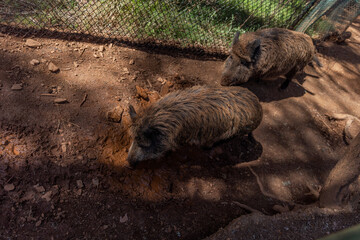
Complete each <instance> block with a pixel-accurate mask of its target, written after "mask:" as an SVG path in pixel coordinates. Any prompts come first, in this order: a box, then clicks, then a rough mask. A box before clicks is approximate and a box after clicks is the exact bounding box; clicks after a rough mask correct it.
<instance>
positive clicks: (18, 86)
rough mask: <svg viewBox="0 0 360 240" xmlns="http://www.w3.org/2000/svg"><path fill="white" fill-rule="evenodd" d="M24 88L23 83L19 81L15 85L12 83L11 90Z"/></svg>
mask: <svg viewBox="0 0 360 240" xmlns="http://www.w3.org/2000/svg"><path fill="white" fill-rule="evenodd" d="M22 89H23V88H22V86H21V84H18V83H15V84H14V85H12V87H11V90H13V91H20V90H22Z"/></svg>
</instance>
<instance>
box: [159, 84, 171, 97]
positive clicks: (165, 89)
mask: <svg viewBox="0 0 360 240" xmlns="http://www.w3.org/2000/svg"><path fill="white" fill-rule="evenodd" d="M168 93H169V86H168V85H167V84H164V85H162V87H161V89H160V95H161V96H162V97H163V96H165V95H166V94H168Z"/></svg>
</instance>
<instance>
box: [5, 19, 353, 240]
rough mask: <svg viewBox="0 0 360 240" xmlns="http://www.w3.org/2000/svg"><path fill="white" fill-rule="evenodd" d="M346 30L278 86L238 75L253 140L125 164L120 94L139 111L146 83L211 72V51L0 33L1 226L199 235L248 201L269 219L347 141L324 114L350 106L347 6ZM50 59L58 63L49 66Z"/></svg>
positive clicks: (318, 228)
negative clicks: (254, 122)
mask: <svg viewBox="0 0 360 240" xmlns="http://www.w3.org/2000/svg"><path fill="white" fill-rule="evenodd" d="M349 31H350V32H352V37H351V38H350V39H349V40H347V42H346V44H342V45H338V44H335V43H332V42H325V43H322V44H321V45H320V46H319V49H318V50H319V59H320V61H321V63H322V64H323V67H322V68H319V67H317V66H315V67H311V66H308V67H306V69H305V72H304V73H302V74H301V73H300V74H298V75H297V76H296V79H295V80H294V81H293V82H292V83H291V84H290V86H289V87H288V89H286V90H284V91H279V90H278V86H279V84H280V83H281V81H283V79H278V80H277V81H274V82H270V83H269V82H268V83H265V82H260V83H248V84H246V85H245V87H247V88H249V89H250V90H251V91H253V92H254V93H255V94H256V95H257V96H258V97H259V99H260V100H261V103H262V106H263V109H264V118H263V121H262V123H261V125H260V126H259V128H258V129H256V130H255V132H254V136H255V139H256V143H254V142H251V141H249V140H248V139H247V138H246V137H237V138H235V139H231V140H229V141H226V142H224V143H221V144H219V145H218V146H216V147H214V148H213V149H209V150H203V149H197V148H194V147H186V148H183V149H180V150H179V151H176V152H172V153H169V154H168V155H167V156H166V157H165V158H164V159H160V160H157V161H152V162H148V163H144V164H142V165H141V166H139V168H137V169H136V170H130V169H128V168H127V163H126V161H125V158H126V155H127V150H128V147H129V143H130V139H129V135H128V133H127V129H128V126H129V121H130V120H129V116H128V113H127V110H126V108H127V105H128V104H129V103H132V104H133V105H135V106H136V107H137V108H138V109H140V110H141V109H142V108H143V107H146V106H147V105H148V104H149V102H153V101H155V100H156V99H157V98H158V93H159V94H160V95H164V94H166V93H167V92H169V91H172V90H175V89H182V88H186V87H190V86H192V85H197V84H212V85H219V77H220V73H221V69H222V61H220V60H215V59H214V60H206V61H204V60H201V59H195V58H194V59H189V58H182V57H176V56H172V55H170V54H169V55H165V54H164V55H159V54H155V53H150V52H146V51H139V50H135V49H130V48H124V47H119V46H115V45H109V44H106V45H96V44H91V43H86V42H68V41H64V40H59V39H46V38H34V40H36V41H38V42H40V43H41V46H39V47H36V48H34V47H28V46H27V44H26V43H25V41H26V40H27V39H24V38H20V37H15V36H10V35H5V34H1V35H0V52H1V58H0V96H1V97H0V186H1V188H0V211H1V215H0V238H1V239H49V238H50V239H203V238H205V237H207V236H210V235H212V234H214V233H215V232H217V231H218V229H220V228H222V227H225V226H226V225H227V224H229V223H230V222H231V221H232V220H233V219H235V218H238V217H240V216H243V215H246V214H248V213H249V211H248V210H246V209H244V208H242V207H241V204H245V205H247V206H249V207H251V208H253V209H256V210H258V211H260V212H262V213H263V214H266V215H269V217H270V218H271V216H273V215H274V214H275V216H273V217H274V219H275V217H276V219H277V220H279V219H281V214H278V213H279V212H283V211H291V210H292V209H293V208H295V206H299V205H308V204H316V202H317V198H316V196H315V195H316V194H311V189H312V190H314V189H315V190H317V189H320V187H321V186H322V185H323V183H324V181H325V179H326V177H327V175H328V173H329V172H330V170H331V168H332V167H333V166H334V165H335V163H336V162H337V160H339V159H340V158H341V157H342V156H343V153H344V149H346V146H347V145H346V141H344V140H346V139H344V135H343V129H344V126H345V122H344V121H333V120H330V119H329V118H328V117H327V115H330V116H331V115H332V114H334V113H346V114H351V115H354V116H357V117H360V85H359V80H360V48H359V45H360V41H359V39H360V19H358V21H356V22H355V23H354V24H353V26H352V27H351V28H350V29H349ZM33 59H36V60H38V61H39V63H38V64H36V63H35V62H32V63H33V64H35V65H33V64H31V63H30V62H31V61H32V60H33ZM50 62H52V63H54V64H55V65H56V66H58V67H59V69H60V70H59V71H57V72H56V73H53V72H51V71H49V63H50ZM136 86H140V87H142V88H144V89H145V90H146V92H147V93H148V95H149V98H150V100H149V102H148V101H146V100H143V99H140V98H139V97H138V96H137V94H136ZM55 101H59V102H60V103H55ZM61 102H64V103H61ZM124 108H125V111H124V112H122V109H124ZM109 112H110V114H109ZM121 116H122V119H121V121H120V117H121ZM116 118H118V119H116ZM116 121H117V122H116ZM259 183H260V184H259ZM260 187H262V188H263V189H260ZM264 192H265V193H266V195H264ZM284 202H285V203H287V205H286V206H283V203H284ZM281 206H282V207H281ZM284 209H285V210H284ZM294 213H295V214H296V213H297V212H295V211H294ZM359 216H360V215H359V210H357V209H355V211H354V212H352V213H349V214H346V215H341V214H339V215H331V217H329V218H327V217H326V215H322V216H321V217H316V216H315V217H313V218H310V219H307V220H306V221H305V220H298V221H295V222H291V219H281V220H283V221H282V223H281V224H282V225H279V226H280V227H279V226H278V227H276V226H275V225H274V226H273V227H270V228H266V229H264V228H263V227H261V225H260V226H259V225H253V226H254V227H253V228H248V229H247V230H248V231H247V234H245V233H244V234H240V235H238V236H237V237H236V238H237V239H264V238H263V237H264V236H267V237H266V239H270V240H271V239H289V238H290V237H291V238H292V239H316V238H319V237H322V236H325V235H327V234H330V233H332V232H335V231H338V230H341V229H344V228H347V227H349V226H352V225H354V224H357V223H359V222H360V221H359ZM277 222H279V221H277ZM290 222H291V223H290ZM287 224H289V226H287ZM306 226H308V227H306ZM309 226H312V227H309ZM314 226H315V227H314ZM256 228H259V231H257V229H256ZM264 232H266V234H265V235H264ZM285 232H286V234H284V233H285Z"/></svg>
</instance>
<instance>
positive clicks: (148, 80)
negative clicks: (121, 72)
mask: <svg viewBox="0 0 360 240" xmlns="http://www.w3.org/2000/svg"><path fill="white" fill-rule="evenodd" d="M146 81H147V83H148V84H149V86H150V88H152V84H151V82H150V81H149V79H146Z"/></svg>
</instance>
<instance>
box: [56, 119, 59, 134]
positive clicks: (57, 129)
mask: <svg viewBox="0 0 360 240" xmlns="http://www.w3.org/2000/svg"><path fill="white" fill-rule="evenodd" d="M59 129H60V119H59V120H58V126H57V128H56V130H55V133H58V132H59Z"/></svg>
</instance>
